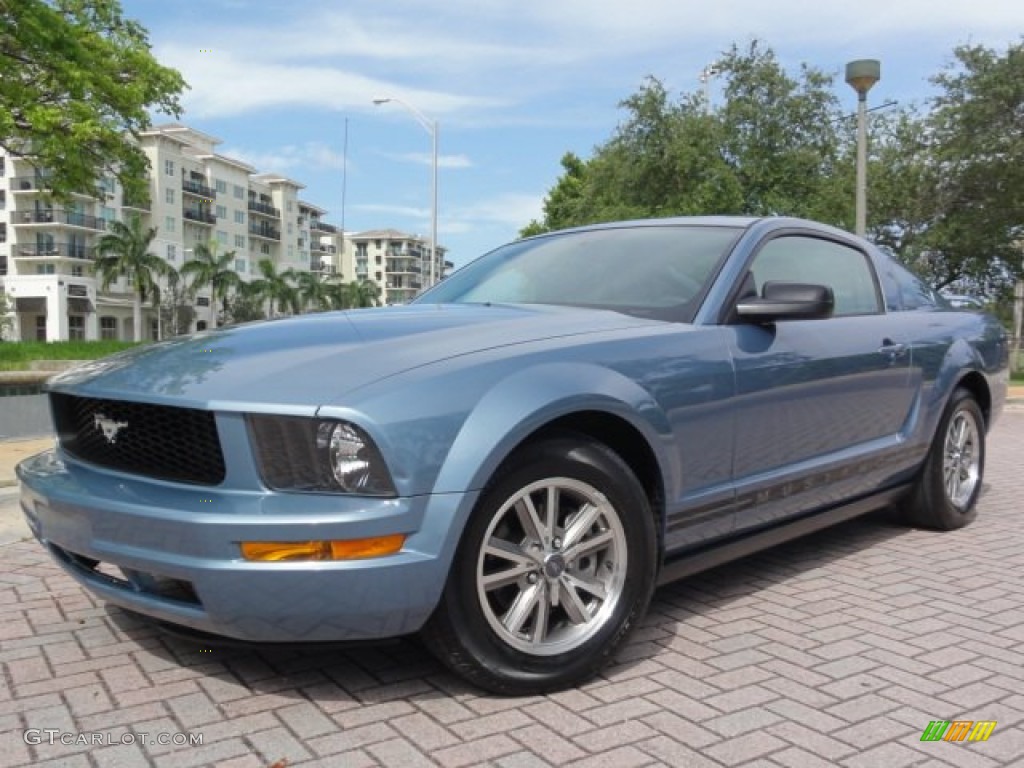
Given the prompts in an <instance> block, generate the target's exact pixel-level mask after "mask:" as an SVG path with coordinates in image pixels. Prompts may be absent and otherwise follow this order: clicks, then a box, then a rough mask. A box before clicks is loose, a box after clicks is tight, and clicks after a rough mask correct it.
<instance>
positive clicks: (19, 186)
mask: <svg viewBox="0 0 1024 768" xmlns="http://www.w3.org/2000/svg"><path fill="white" fill-rule="evenodd" d="M49 183H50V178H49V177H48V176H15V177H14V178H12V179H11V190H12V191H14V192H24V191H27V190H31V189H49Z"/></svg>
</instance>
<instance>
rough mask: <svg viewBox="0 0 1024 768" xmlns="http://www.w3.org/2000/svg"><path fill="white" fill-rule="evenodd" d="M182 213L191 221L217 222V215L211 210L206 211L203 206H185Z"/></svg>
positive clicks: (201, 222) (200, 222) (202, 222)
mask: <svg viewBox="0 0 1024 768" xmlns="http://www.w3.org/2000/svg"><path fill="white" fill-rule="evenodd" d="M181 215H182V216H184V217H185V218H186V219H188V220H189V221H194V222H197V223H199V224H216V223H217V217H216V216H214V215H213V214H212V213H210V212H209V211H205V210H203V209H202V208H183V209H182V211H181Z"/></svg>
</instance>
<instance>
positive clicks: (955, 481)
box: [942, 410, 981, 511]
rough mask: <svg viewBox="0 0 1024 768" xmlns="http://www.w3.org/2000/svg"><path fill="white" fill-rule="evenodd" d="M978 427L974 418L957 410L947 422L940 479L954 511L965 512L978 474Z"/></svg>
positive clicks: (979, 470) (966, 411) (979, 436)
mask: <svg viewBox="0 0 1024 768" xmlns="http://www.w3.org/2000/svg"><path fill="white" fill-rule="evenodd" d="M980 440H981V432H980V427H979V424H978V422H977V420H976V419H975V418H974V414H973V413H971V412H970V411H968V410H958V411H956V412H955V413H954V414H953V418H951V419H950V420H949V426H948V428H947V429H946V440H945V444H944V445H943V452H942V479H943V486H944V487H945V489H946V498H948V499H949V502H950V503H951V504H952V505H953V506H954V507H956V508H957V509H959V510H961V511H963V510H966V509H967V506H968V504H969V503H970V501H971V497H972V496H973V494H974V489H975V487H976V486H977V485H978V479H979V477H980V473H981V451H980V449H979V445H980Z"/></svg>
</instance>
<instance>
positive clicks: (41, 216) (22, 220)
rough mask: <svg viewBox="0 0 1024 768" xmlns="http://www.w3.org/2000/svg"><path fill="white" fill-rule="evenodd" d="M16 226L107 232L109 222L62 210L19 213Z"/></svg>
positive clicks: (16, 217)
mask: <svg viewBox="0 0 1024 768" xmlns="http://www.w3.org/2000/svg"><path fill="white" fill-rule="evenodd" d="M14 223H15V224H67V225H68V226H70V227H84V228H86V229H96V230H99V231H101V232H105V231H106V229H107V222H106V221H105V220H104V219H101V218H99V217H97V216H88V215H87V214H84V213H79V212H78V211H63V210H60V209H50V210H39V211H19V212H18V213H17V214H16V216H15V221H14Z"/></svg>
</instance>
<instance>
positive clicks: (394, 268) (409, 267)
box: [386, 260, 423, 275]
mask: <svg viewBox="0 0 1024 768" xmlns="http://www.w3.org/2000/svg"><path fill="white" fill-rule="evenodd" d="M386 266H387V270H388V272H391V273H393V274H412V275H419V274H422V273H423V268H422V267H421V266H420V265H419V264H410V263H408V262H406V261H405V260H397V261H388V263H387V265H386Z"/></svg>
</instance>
